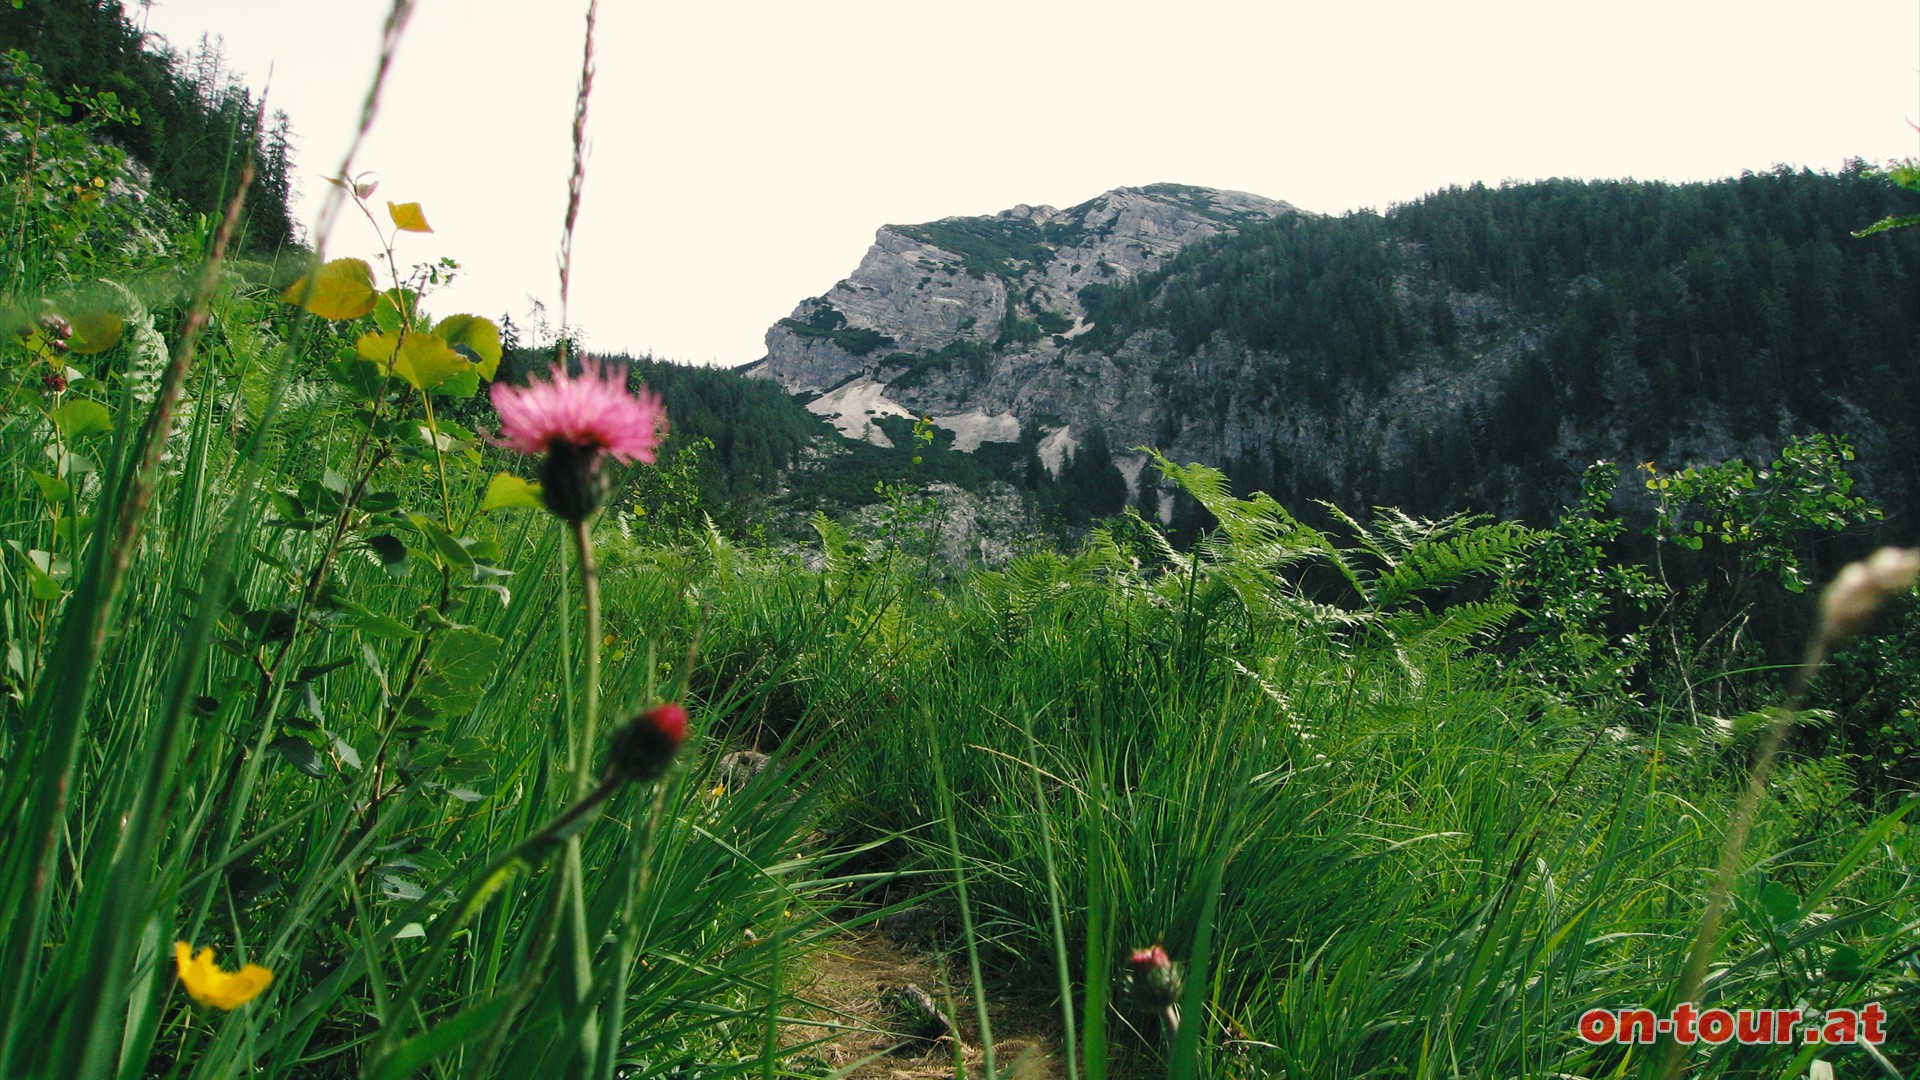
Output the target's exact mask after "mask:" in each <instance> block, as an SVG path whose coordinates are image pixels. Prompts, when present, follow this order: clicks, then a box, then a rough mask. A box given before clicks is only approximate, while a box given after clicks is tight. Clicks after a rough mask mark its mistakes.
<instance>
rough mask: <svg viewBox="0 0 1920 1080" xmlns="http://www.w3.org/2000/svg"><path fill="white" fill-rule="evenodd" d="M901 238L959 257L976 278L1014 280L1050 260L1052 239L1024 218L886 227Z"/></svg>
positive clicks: (1010, 217) (1006, 217)
mask: <svg viewBox="0 0 1920 1080" xmlns="http://www.w3.org/2000/svg"><path fill="white" fill-rule="evenodd" d="M887 227H888V228H890V229H892V230H893V231H894V232H897V233H899V234H901V235H902V236H906V237H909V238H911V239H914V240H918V241H920V242H921V243H923V244H931V245H933V246H934V247H937V248H939V249H941V250H942V251H951V252H953V253H954V254H955V255H958V256H960V262H961V265H962V266H964V267H965V268H966V271H967V273H969V274H971V275H973V276H974V277H977V278H985V277H1001V278H1006V279H1013V278H1016V277H1019V276H1020V275H1021V274H1024V273H1026V272H1028V271H1030V270H1033V269H1037V268H1042V267H1045V266H1046V265H1047V264H1048V263H1050V262H1052V261H1053V248H1052V247H1051V246H1050V244H1049V242H1048V241H1049V240H1050V239H1051V238H1050V237H1049V236H1048V235H1047V234H1046V233H1045V232H1043V231H1042V229H1041V227H1040V226H1038V225H1035V224H1034V223H1033V222H1032V221H1030V220H1028V219H1027V218H1023V217H1016V216H1013V215H1010V214H1009V215H1005V216H1001V217H993V218H943V219H942V220H940V221H930V222H928V223H926V224H924V225H889V226H887Z"/></svg>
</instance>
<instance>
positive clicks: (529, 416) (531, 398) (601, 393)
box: [488, 360, 666, 465]
mask: <svg viewBox="0 0 1920 1080" xmlns="http://www.w3.org/2000/svg"><path fill="white" fill-rule="evenodd" d="M488 396H490V397H492V398H493V407H494V408H495V409H496V410H498V411H499V413H500V444H501V445H502V446H507V447H510V448H512V449H514V450H518V451H520V452H521V453H523V454H547V453H552V452H553V451H554V450H555V449H557V448H558V447H559V446H561V445H562V444H564V445H565V446H566V447H567V448H569V449H572V450H574V451H576V452H578V451H587V452H591V453H596V454H598V453H607V454H612V455H613V456H614V457H615V458H617V459H619V460H620V461H622V462H625V463H627V464H632V463H633V462H635V461H644V462H646V463H648V464H649V465H651V464H652V463H653V452H654V449H655V448H656V447H658V446H659V445H660V429H661V427H662V426H664V423H665V421H666V410H665V409H663V408H661V406H660V398H659V396H658V395H656V394H654V393H652V392H651V391H649V390H648V389H647V388H646V387H644V386H643V387H641V388H640V393H639V394H638V395H635V394H632V393H629V392H628V391H627V369H626V368H625V367H623V366H621V365H617V364H602V363H601V362H599V361H597V360H583V361H581V364H580V374H578V375H570V374H568V373H567V370H566V368H564V367H562V366H561V365H559V364H555V365H554V366H553V369H552V378H550V379H548V380H546V381H536V382H529V383H528V384H527V385H525V386H510V385H508V384H507V383H503V382H497V383H494V384H493V387H492V389H491V390H490V391H489V392H488Z"/></svg>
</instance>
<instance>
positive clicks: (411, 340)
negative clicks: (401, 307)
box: [353, 330, 473, 390]
mask: <svg viewBox="0 0 1920 1080" xmlns="http://www.w3.org/2000/svg"><path fill="white" fill-rule="evenodd" d="M353 348H354V351H355V352H357V353H359V354H360V358H361V359H363V360H371V361H373V362H374V363H376V364H378V365H380V370H381V371H383V372H386V373H387V374H390V375H392V376H394V377H395V378H398V379H404V380H406V382H407V383H408V384H409V385H410V386H412V387H414V388H415V389H417V390H430V389H432V388H433V387H435V386H438V385H440V384H441V383H443V382H446V381H447V380H448V379H451V378H453V377H454V376H455V375H458V374H460V373H462V372H464V371H469V370H471V369H472V367H473V364H472V362H471V361H469V360H468V359H467V358H466V357H464V356H461V355H460V354H459V353H457V352H454V351H453V350H452V349H450V348H448V347H447V343H446V342H445V341H443V340H441V339H440V338H439V337H438V336H437V335H434V334H428V333H423V332H422V331H419V330H415V331H413V332H412V333H410V334H407V335H405V337H402V336H401V335H399V334H362V335H361V336H360V340H359V341H357V342H355V343H354V347H353Z"/></svg>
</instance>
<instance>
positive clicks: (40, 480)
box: [27, 469, 73, 503]
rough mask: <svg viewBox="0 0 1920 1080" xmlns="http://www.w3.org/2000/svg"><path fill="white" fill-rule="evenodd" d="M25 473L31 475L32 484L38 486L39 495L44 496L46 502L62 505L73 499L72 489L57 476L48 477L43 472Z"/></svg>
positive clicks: (30, 471)
mask: <svg viewBox="0 0 1920 1080" xmlns="http://www.w3.org/2000/svg"><path fill="white" fill-rule="evenodd" d="M27 471H28V473H29V474H30V475H32V477H33V482H34V483H35V484H38V485H39V487H40V494H41V495H43V496H45V497H46V500H47V501H48V502H50V503H62V502H66V501H67V500H68V499H71V498H73V489H72V488H71V487H68V486H67V482H66V481H65V480H62V479H60V478H59V477H57V476H48V475H47V474H46V473H43V472H35V471H34V470H32V469H29V470H27Z"/></svg>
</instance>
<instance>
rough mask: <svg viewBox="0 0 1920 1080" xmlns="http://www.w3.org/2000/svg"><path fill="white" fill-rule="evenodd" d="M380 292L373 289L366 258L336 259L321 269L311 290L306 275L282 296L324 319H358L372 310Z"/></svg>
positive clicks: (370, 269) (371, 270)
mask: <svg viewBox="0 0 1920 1080" xmlns="http://www.w3.org/2000/svg"><path fill="white" fill-rule="evenodd" d="M378 295H379V294H378V293H377V292H375V290H374V287H373V267H371V266H368V265H367V263H366V260H364V259H334V260H332V261H331V262H328V263H326V264H325V265H323V266H321V267H320V271H319V273H317V274H315V275H314V276H313V282H312V287H311V289H309V287H308V282H307V277H306V275H304V274H303V275H301V278H300V280H299V281H296V282H294V283H293V285H292V286H291V287H290V288H288V289H287V291H286V292H283V293H281V294H280V298H281V299H282V300H285V301H286V302H287V303H289V304H299V305H301V306H303V307H305V308H306V309H307V310H308V311H311V312H313V313H314V314H315V315H318V316H320V317H321V318H323V319H342V320H344V319H357V318H359V317H360V316H362V315H365V314H366V313H367V312H369V311H372V310H373V304H374V301H375V300H376V299H377V298H378Z"/></svg>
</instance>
